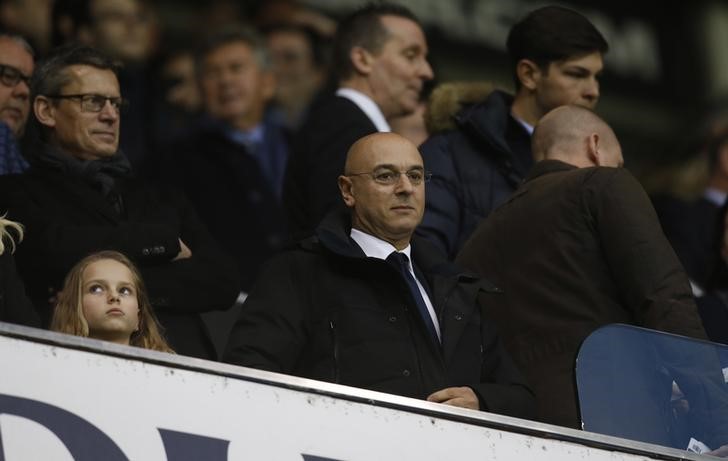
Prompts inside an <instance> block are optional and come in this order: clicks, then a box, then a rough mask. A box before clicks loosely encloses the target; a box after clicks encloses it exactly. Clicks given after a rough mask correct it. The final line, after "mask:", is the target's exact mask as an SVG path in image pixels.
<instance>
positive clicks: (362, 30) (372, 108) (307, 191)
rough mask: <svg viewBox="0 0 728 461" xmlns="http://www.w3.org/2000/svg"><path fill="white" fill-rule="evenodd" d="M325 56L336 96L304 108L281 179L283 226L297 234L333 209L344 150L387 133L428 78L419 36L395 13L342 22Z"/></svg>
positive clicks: (380, 11)
mask: <svg viewBox="0 0 728 461" xmlns="http://www.w3.org/2000/svg"><path fill="white" fill-rule="evenodd" d="M333 53H334V56H333V66H334V71H335V73H336V77H337V80H338V87H339V88H338V90H337V91H336V95H331V96H330V97H324V98H322V99H321V100H320V101H318V102H317V103H315V104H314V106H313V107H312V108H311V110H310V112H309V113H310V115H309V117H308V119H307V120H306V121H305V122H304V123H303V125H302V127H301V128H300V130H299V134H298V136H297V137H296V139H295V140H294V144H293V153H292V156H291V158H290V160H289V163H288V169H287V172H286V180H285V184H284V191H283V194H284V195H283V199H284V205H285V207H286V211H287V214H288V221H289V224H290V226H291V228H292V230H293V231H294V232H299V233H302V234H303V233H306V232H310V231H312V230H313V229H314V228H315V227H316V225H317V224H318V223H319V221H320V220H321V218H323V217H324V215H325V214H326V212H327V211H328V210H329V209H330V208H332V207H333V206H335V205H337V204H338V203H339V202H338V191H337V189H336V177H337V176H338V175H339V173H340V172H341V170H342V168H343V167H344V160H345V159H346V152H347V151H348V149H349V147H351V145H352V144H353V143H354V142H355V141H356V140H357V139H359V138H361V137H363V136H366V135H368V134H371V133H375V132H387V131H391V129H390V127H389V124H388V122H387V120H389V119H390V118H392V117H396V116H401V115H405V114H409V113H412V112H414V111H415V110H416V109H417V106H418V102H419V96H420V92H421V90H422V86H423V84H424V82H425V81H427V80H430V79H432V76H433V75H432V69H431V68H430V65H429V64H428V62H427V60H426V57H427V42H426V40H425V35H424V33H423V32H422V28H421V27H420V24H419V22H418V21H417V18H415V16H414V15H413V14H412V12H410V11H409V10H407V9H406V8H404V7H401V6H394V5H387V4H372V5H369V6H366V7H364V8H362V9H360V10H358V11H356V12H354V13H353V14H352V15H351V16H349V17H347V18H345V19H344V20H343V21H342V22H341V23H340V24H339V27H338V30H337V35H336V37H335V39H334V51H333Z"/></svg>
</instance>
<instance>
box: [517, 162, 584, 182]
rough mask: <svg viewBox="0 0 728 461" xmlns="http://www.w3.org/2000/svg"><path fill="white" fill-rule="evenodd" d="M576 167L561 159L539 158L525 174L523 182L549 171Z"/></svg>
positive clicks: (567, 169) (553, 171)
mask: <svg viewBox="0 0 728 461" xmlns="http://www.w3.org/2000/svg"><path fill="white" fill-rule="evenodd" d="M577 168H578V167H576V166H574V165H571V164H569V163H566V162H562V161H561V160H541V161H540V162H538V163H536V164H535V165H534V166H533V168H531V171H530V172H529V173H528V175H526V179H525V182H528V181H531V180H533V179H536V178H538V177H539V176H543V175H545V174H549V173H557V172H559V171H569V170H576V169H577Z"/></svg>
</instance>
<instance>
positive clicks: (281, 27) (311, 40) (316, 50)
mask: <svg viewBox="0 0 728 461" xmlns="http://www.w3.org/2000/svg"><path fill="white" fill-rule="evenodd" d="M262 32H263V35H265V36H268V35H271V34H275V33H276V32H292V33H298V34H301V36H303V37H304V39H305V40H306V42H308V46H309V48H310V49H311V57H312V60H313V64H314V66H316V67H317V68H319V69H322V68H325V67H326V66H327V65H328V64H329V53H328V51H329V50H328V45H329V44H328V43H327V40H326V39H325V38H324V37H323V36H322V35H321V34H320V33H318V31H316V29H314V28H313V27H310V26H307V25H303V24H294V23H275V24H271V25H268V26H266V27H265V28H263V30H262Z"/></svg>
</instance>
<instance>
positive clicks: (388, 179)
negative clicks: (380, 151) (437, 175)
mask: <svg viewBox="0 0 728 461" xmlns="http://www.w3.org/2000/svg"><path fill="white" fill-rule="evenodd" d="M362 175H368V176H369V177H371V178H372V179H373V180H374V182H376V183H378V184H383V185H385V186H391V185H393V184H396V183H397V181H399V178H400V176H402V175H405V176H407V179H408V180H409V182H410V183H411V184H412V185H413V186H419V185H420V184H422V183H423V182H427V181H429V180H430V178H432V173H430V172H428V171H425V170H423V169H420V168H413V169H411V170H407V171H397V170H391V169H389V168H380V169H377V170H374V171H365V172H363V173H349V174H346V175H345V176H362Z"/></svg>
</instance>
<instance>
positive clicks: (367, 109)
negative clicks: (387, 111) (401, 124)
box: [336, 88, 392, 133]
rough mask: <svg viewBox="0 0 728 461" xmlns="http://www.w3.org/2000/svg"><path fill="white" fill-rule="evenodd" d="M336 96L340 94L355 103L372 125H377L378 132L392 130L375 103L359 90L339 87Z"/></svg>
mask: <svg viewBox="0 0 728 461" xmlns="http://www.w3.org/2000/svg"><path fill="white" fill-rule="evenodd" d="M336 96H341V97H342V98H346V99H348V100H349V101H351V102H353V103H354V104H356V106H357V107H358V108H359V109H361V110H362V112H364V114H366V116H367V117H368V118H369V120H371V121H372V123H373V124H374V126H375V127H377V131H379V132H380V133H389V132H390V131H392V128H390V126H389V123H387V119H386V118H384V114H383V113H382V110H381V109H380V108H379V106H378V105H377V103H376V102H374V101H373V100H372V98H370V97H369V96H367V95H365V94H364V93H362V92H361V91H357V90H354V89H352V88H339V89H338V90H336Z"/></svg>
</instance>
